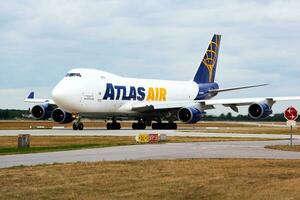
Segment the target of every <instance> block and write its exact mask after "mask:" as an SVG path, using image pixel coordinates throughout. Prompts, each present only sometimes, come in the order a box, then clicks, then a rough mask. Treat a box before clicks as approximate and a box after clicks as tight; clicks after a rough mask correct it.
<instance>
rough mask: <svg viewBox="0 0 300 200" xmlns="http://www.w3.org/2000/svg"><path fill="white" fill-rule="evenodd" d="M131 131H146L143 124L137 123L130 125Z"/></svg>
mask: <svg viewBox="0 0 300 200" xmlns="http://www.w3.org/2000/svg"><path fill="white" fill-rule="evenodd" d="M132 129H134V130H135V129H138V130H145V129H146V124H145V123H143V122H138V123H132Z"/></svg>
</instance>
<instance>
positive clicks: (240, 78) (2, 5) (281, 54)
mask: <svg viewBox="0 0 300 200" xmlns="http://www.w3.org/2000/svg"><path fill="white" fill-rule="evenodd" d="M299 25H300V1H297V0H295V1H286V0H283V1H275V0H272V1H267V0H262V1H223V0H222V1H211V0H209V1H199V0H194V1H193V0H190V1H189V0H187V1H179V0H144V1H140V0H130V1H129V0H109V1H108V0H107V1H104V0H103V1H96V0H95V1H91V0H90V1H84V0H82V1H79V0H78V1H75V0H74V1H70V0H59V1H54V0H53V1H51V0H48V1H45V0H36V1H31V0H24V1H22V0H20V1H14V0H9V1H0V69H1V72H0V108H18V109H19V108H21V109H27V108H28V106H29V105H27V104H25V103H23V99H24V97H25V96H26V95H27V94H28V93H29V91H30V90H34V91H35V92H36V96H37V97H40V98H49V97H51V96H50V94H51V90H52V88H53V87H54V86H55V84H56V83H57V82H58V81H59V80H60V79H61V78H62V77H63V76H64V75H65V74H66V72H67V71H68V70H69V69H71V68H74V67H89V68H96V69H101V70H105V71H109V72H112V73H116V74H119V75H123V76H132V77H140V78H158V79H175V80H189V79H191V78H192V77H193V75H194V72H195V70H196V68H197V67H198V65H199V63H200V61H201V59H202V57H203V54H204V52H205V50H206V48H207V46H208V43H209V41H210V39H211V37H212V35H213V34H214V33H218V34H221V35H222V40H221V47H220V52H219V53H220V55H219V60H218V68H217V75H216V81H217V82H218V83H219V85H220V87H232V86H240V85H248V84H256V83H258V84H259V83H269V84H270V86H267V87H264V88H258V89H249V90H245V91H238V92H229V93H226V94H221V95H219V96H218V97H217V98H234V97H259V96H286V95H300V90H299V85H300V76H299V75H300V57H299V56H298V54H299V52H300V47H299V44H300V34H299V33H300V26H299ZM292 104H295V105H296V106H298V107H299V108H300V106H299V105H300V104H299V103H294V102H286V103H279V104H277V105H275V106H274V110H275V112H281V111H282V109H283V108H284V107H286V106H289V105H292ZM227 111H229V110H228V109H227V108H225V109H224V108H220V109H219V110H218V111H213V112H209V113H210V114H217V113H219V112H227ZM242 113H243V114H245V111H244V110H243V112H242Z"/></svg>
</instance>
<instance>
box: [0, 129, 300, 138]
mask: <svg viewBox="0 0 300 200" xmlns="http://www.w3.org/2000/svg"><path fill="white" fill-rule="evenodd" d="M139 133H158V134H160V133H163V134H167V136H190V137H242V138H267V139H288V138H289V137H290V136H289V135H284V134H253V133H207V132H203V131H201V130H197V129H195V130H193V129H187V130H184V129H182V130H151V129H148V130H131V129H121V130H106V129H85V130H82V131H74V130H71V129H32V130H0V137H1V136H17V135H18V134H31V135H33V136H135V135H137V134H139ZM294 138H295V139H299V140H300V135H294Z"/></svg>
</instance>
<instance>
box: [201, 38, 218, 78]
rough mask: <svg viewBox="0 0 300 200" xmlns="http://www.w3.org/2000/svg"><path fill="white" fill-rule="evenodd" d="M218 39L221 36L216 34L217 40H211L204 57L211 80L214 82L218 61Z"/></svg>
mask: <svg viewBox="0 0 300 200" xmlns="http://www.w3.org/2000/svg"><path fill="white" fill-rule="evenodd" d="M218 39H219V37H218V36H216V37H215V41H211V42H210V44H209V46H208V49H207V51H206V53H205V56H204V59H203V64H204V66H205V67H206V68H207V70H208V73H209V82H212V76H213V70H214V67H215V66H216V65H215V64H216V62H217V57H218V55H217V50H218Z"/></svg>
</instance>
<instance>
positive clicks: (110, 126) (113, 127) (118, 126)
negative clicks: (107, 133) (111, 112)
mask: <svg viewBox="0 0 300 200" xmlns="http://www.w3.org/2000/svg"><path fill="white" fill-rule="evenodd" d="M106 128H107V130H119V129H121V124H120V123H118V122H117V121H116V120H115V119H113V120H112V123H107V124H106Z"/></svg>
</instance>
